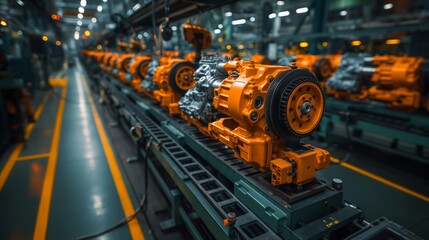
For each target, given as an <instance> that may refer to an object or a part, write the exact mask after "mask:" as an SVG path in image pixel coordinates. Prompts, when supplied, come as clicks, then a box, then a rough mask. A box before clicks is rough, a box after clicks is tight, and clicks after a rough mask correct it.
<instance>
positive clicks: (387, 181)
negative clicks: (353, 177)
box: [331, 157, 429, 202]
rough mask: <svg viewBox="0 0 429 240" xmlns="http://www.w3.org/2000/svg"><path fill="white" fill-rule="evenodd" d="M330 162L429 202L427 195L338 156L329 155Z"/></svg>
mask: <svg viewBox="0 0 429 240" xmlns="http://www.w3.org/2000/svg"><path fill="white" fill-rule="evenodd" d="M331 162H333V163H337V164H338V165H341V166H343V167H345V168H348V169H350V170H352V171H355V172H358V173H360V174H362V175H364V176H367V177H369V178H371V179H373V180H375V181H377V182H380V183H383V184H386V185H387V186H390V187H392V188H395V189H397V190H399V191H401V192H404V193H406V194H409V195H411V196H413V197H416V198H418V199H421V200H423V201H425V202H429V197H427V196H425V195H422V194H420V193H418V192H415V191H413V190H411V189H408V188H406V187H403V186H401V185H399V184H396V183H394V182H391V181H389V180H387V179H384V178H382V177H380V176H377V175H375V174H373V173H370V172H368V171H366V170H363V169H362V168H359V167H356V166H353V165H351V164H349V163H346V162H342V161H341V160H339V159H338V158H334V157H331Z"/></svg>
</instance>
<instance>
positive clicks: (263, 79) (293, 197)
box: [100, 56, 418, 239]
mask: <svg viewBox="0 0 429 240" xmlns="http://www.w3.org/2000/svg"><path fill="white" fill-rule="evenodd" d="M101 74H102V73H101ZM101 79H102V81H100V88H101V89H103V90H102V91H103V92H105V93H106V94H105V95H103V98H106V99H109V100H108V101H105V102H107V103H109V104H112V105H113V106H114V107H115V108H119V109H120V111H118V113H119V117H120V118H121V119H123V121H122V120H121V121H120V123H121V125H123V126H124V128H125V129H127V130H128V129H129V128H130V126H131V131H130V134H131V136H133V138H138V139H140V140H139V141H135V142H136V144H137V149H138V150H137V155H138V156H144V155H146V154H148V153H149V152H150V154H149V156H153V157H149V158H147V160H145V161H147V166H148V168H149V170H150V171H151V175H152V176H154V177H155V178H156V179H157V183H158V184H160V189H162V191H163V193H164V194H165V196H168V197H167V199H168V201H169V202H170V203H171V204H172V205H171V208H172V209H171V212H179V213H180V214H176V215H173V216H172V219H169V220H168V223H167V222H161V229H163V230H169V229H172V227H174V226H180V224H183V225H184V227H185V228H186V229H194V230H193V231H192V236H193V237H194V238H199V237H201V236H202V235H201V234H203V236H210V235H212V236H213V237H214V238H217V239H225V238H230V239H279V238H282V239H319V238H326V239H359V237H361V236H364V235H365V236H367V235H368V234H369V235H371V234H373V233H374V232H382V233H383V234H388V235H392V236H395V237H396V236H405V239H418V238H417V237H415V236H414V235H413V234H412V233H410V232H408V231H407V230H405V229H403V228H402V227H400V226H398V225H396V224H394V223H393V222H391V221H389V220H386V219H385V218H381V219H379V220H377V221H376V222H374V223H367V222H365V221H364V220H363V213H362V211H361V210H359V209H358V208H357V207H356V206H353V205H351V204H349V203H346V202H344V200H343V193H342V182H341V180H340V179H333V180H332V181H330V182H327V181H325V180H323V179H318V178H315V177H314V171H315V170H316V169H318V168H323V167H327V166H328V162H329V153H328V152H327V151H325V150H322V149H317V148H313V147H311V146H309V145H306V144H302V143H301V142H300V138H301V137H302V136H305V135H308V134H309V133H311V131H313V130H314V129H315V127H316V126H317V123H318V121H319V120H320V118H321V114H322V113H323V104H324V101H323V91H322V89H321V87H320V85H319V83H318V81H317V80H316V78H315V76H314V75H313V74H312V73H311V72H309V71H308V70H306V69H302V68H291V67H285V66H272V65H262V64H255V63H253V62H251V61H239V60H231V61H227V59H218V58H217V57H216V56H206V57H203V58H202V60H201V61H200V67H199V68H198V69H197V70H196V72H195V79H196V80H197V82H196V84H195V86H194V87H193V88H191V89H190V90H188V91H187V92H186V93H185V94H184V96H183V98H182V99H181V100H180V101H179V104H178V105H179V109H180V111H181V112H182V117H183V119H185V120H187V121H183V119H181V118H177V117H171V116H170V114H168V113H165V111H164V110H163V109H161V108H159V107H157V106H158V104H156V103H154V102H153V101H151V100H150V99H149V98H147V97H143V95H140V94H137V93H134V92H133V91H132V88H131V87H130V86H126V85H124V84H123V83H121V82H119V81H116V80H115V79H113V78H112V77H109V76H107V75H106V77H103V78H101ZM124 89H129V90H127V91H123V90H124ZM231 96H234V97H231ZM268 106H269V107H268ZM307 116H310V117H307ZM294 119H295V120H294ZM306 119H310V120H309V121H308V120H306ZM189 123H191V124H192V125H196V126H197V127H198V128H194V127H190V126H189V125H188V124H189ZM300 125H301V126H300ZM201 132H202V133H204V134H202V133H201ZM244 136H246V138H244ZM212 138H215V139H218V140H219V141H213V139H212ZM264 138H265V139H264ZM267 139H269V140H270V141H266V140H267ZM261 142H262V144H261ZM142 144H143V145H142ZM225 145H226V146H228V148H225ZM148 146H149V147H148ZM264 148H265V149H264ZM144 149H145V150H144ZM255 156H258V157H259V158H255ZM237 158H239V159H241V160H237ZM242 160H244V161H242ZM157 166H158V167H157ZM284 166H286V168H283V167H284ZM270 167H271V171H272V172H273V176H275V177H271V173H268V172H266V170H268V169H269V168H270ZM163 172H165V173H163ZM164 180H165V181H166V182H170V183H174V184H173V185H174V186H172V188H169V187H168V186H171V184H166V183H164V182H163V181H164ZM228 186H229V187H228ZM178 190H180V193H179V194H178V193H177V191H178ZM174 192H176V193H174ZM157 201H158V200H157ZM182 203H189V204H182ZM185 206H186V207H187V208H189V207H190V209H188V210H186V211H184V210H183V208H184V207H185ZM187 212H195V214H196V215H197V216H198V218H199V219H201V222H202V223H204V227H202V226H195V225H194V224H195V222H194V221H189V218H190V217H189V215H187ZM182 229H184V228H182ZM204 229H207V230H208V231H206V232H204ZM200 231H202V232H203V233H201V232H200Z"/></svg>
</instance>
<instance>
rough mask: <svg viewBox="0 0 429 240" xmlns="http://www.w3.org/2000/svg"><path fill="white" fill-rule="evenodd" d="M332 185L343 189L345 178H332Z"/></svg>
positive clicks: (337, 188)
mask: <svg viewBox="0 0 429 240" xmlns="http://www.w3.org/2000/svg"><path fill="white" fill-rule="evenodd" d="M332 187H333V188H335V189H336V190H341V189H343V180H341V179H339V178H334V179H332Z"/></svg>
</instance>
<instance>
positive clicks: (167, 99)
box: [146, 24, 211, 115]
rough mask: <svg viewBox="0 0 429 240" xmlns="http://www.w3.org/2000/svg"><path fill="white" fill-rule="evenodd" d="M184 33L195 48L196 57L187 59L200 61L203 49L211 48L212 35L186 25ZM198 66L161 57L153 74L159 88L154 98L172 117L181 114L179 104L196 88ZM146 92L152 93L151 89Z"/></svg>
mask: <svg viewBox="0 0 429 240" xmlns="http://www.w3.org/2000/svg"><path fill="white" fill-rule="evenodd" d="M183 33H184V36H185V40H186V41H187V42H189V43H191V44H192V45H193V46H194V48H195V55H193V54H191V55H188V57H187V58H188V59H189V58H190V57H189V56H191V57H194V61H199V59H200V58H201V51H202V49H205V48H208V47H210V44H211V33H210V32H208V31H207V30H206V29H204V28H202V27H200V26H196V25H192V24H184V25H183ZM196 65H197V64H196V63H193V62H191V61H189V60H185V59H180V58H171V57H161V58H160V59H159V66H157V67H156V69H155V72H154V74H153V82H154V83H155V84H156V86H157V90H154V91H153V97H154V99H155V100H156V101H158V102H159V103H160V105H161V106H162V107H165V108H168V110H169V113H170V115H179V114H180V111H179V106H178V102H179V100H180V98H181V97H182V95H183V94H185V93H186V91H188V90H189V89H190V88H192V87H193V86H194V83H195V80H194V72H195V68H196ZM149 77H150V76H149ZM149 86H150V85H149ZM146 91H148V92H150V89H146Z"/></svg>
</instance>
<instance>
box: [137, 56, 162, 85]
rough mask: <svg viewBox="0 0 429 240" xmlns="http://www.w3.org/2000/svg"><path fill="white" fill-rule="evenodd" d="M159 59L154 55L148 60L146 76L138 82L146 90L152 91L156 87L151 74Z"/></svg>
mask: <svg viewBox="0 0 429 240" xmlns="http://www.w3.org/2000/svg"><path fill="white" fill-rule="evenodd" d="M159 59H160V57H154V58H152V60H151V61H150V63H149V65H148V70H147V74H146V77H145V78H143V79H142V82H141V84H140V87H141V88H142V89H144V90H146V91H147V92H150V93H153V91H154V90H157V89H158V86H157V85H156V84H155V83H154V81H153V75H154V73H155V69H156V67H158V66H159Z"/></svg>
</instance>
